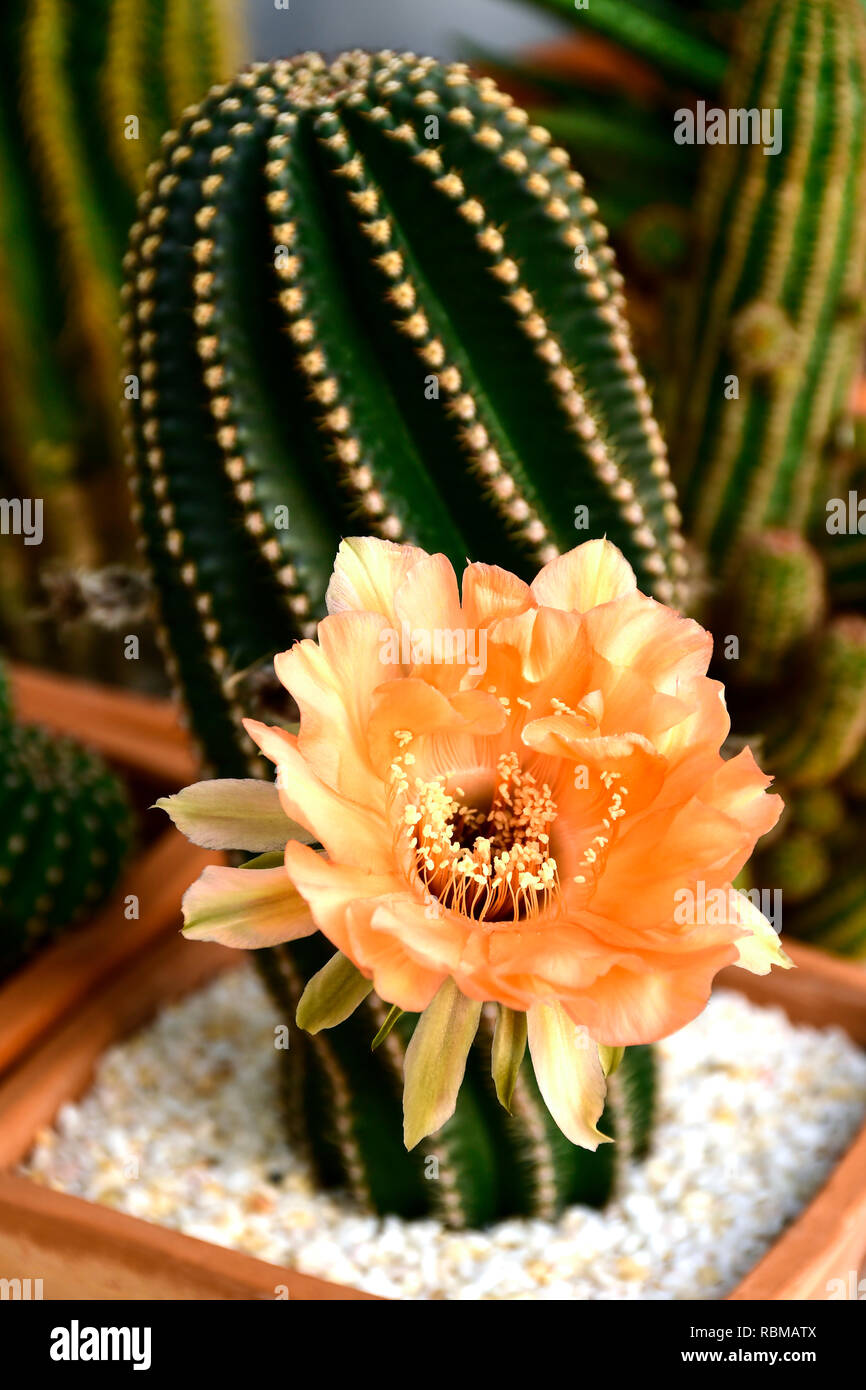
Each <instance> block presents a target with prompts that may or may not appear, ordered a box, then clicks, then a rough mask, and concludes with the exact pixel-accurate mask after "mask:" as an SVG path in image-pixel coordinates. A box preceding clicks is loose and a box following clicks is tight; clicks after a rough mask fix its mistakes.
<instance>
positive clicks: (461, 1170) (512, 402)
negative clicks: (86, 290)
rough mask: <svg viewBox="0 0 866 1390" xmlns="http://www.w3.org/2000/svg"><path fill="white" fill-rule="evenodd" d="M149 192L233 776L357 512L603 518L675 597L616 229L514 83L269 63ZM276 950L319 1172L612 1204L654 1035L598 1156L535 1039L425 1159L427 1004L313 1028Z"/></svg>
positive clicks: (458, 544)
mask: <svg viewBox="0 0 866 1390" xmlns="http://www.w3.org/2000/svg"><path fill="white" fill-rule="evenodd" d="M139 208H140V211H139V219H138V221H137V222H136V224H135V226H134V227H133V230H132V234H131V247H130V251H129V253H128V256H127V261H126V271H127V283H126V289H125V294H126V307H125V319H124V334H125V341H126V352H127V365H126V367H125V371H126V373H127V374H128V376H127V380H128V379H129V378H130V377H131V378H133V380H134V381H136V382H137V383H138V384H139V386H140V389H139V390H137V391H132V392H128V393H127V395H128V396H130V397H132V399H127V401H126V409H127V432H128V441H129V450H130V458H131V464H132V469H131V471H132V477H133V485H134V489H135V493H136V508H137V514H138V519H139V524H140V529H141V533H142V537H143V543H144V546H145V549H146V552H147V555H148V558H149V561H150V564H151V567H152V570H153V573H154V577H155V581H156V586H157V589H158V591H159V593H160V596H161V604H162V612H163V621H164V626H165V628H166V645H167V649H168V655H169V660H170V662H171V664H172V668H173V674H174V676H175V678H176V682H177V684H178V686H179V688H180V689H181V691H182V693H183V695H184V699H185V702H186V704H187V707H188V709H189V712H190V716H191V722H192V726H193V730H194V732H195V734H196V736H197V737H198V739H199V741H200V744H201V747H202V752H203V755H204V758H205V760H206V762H207V763H208V765H209V766H210V767H211V768H212V769H213V770H214V771H216V772H217V773H219V774H221V775H223V776H228V777H242V776H244V775H246V774H247V773H248V772H249V771H250V769H252V770H253V771H257V772H258V773H259V774H260V775H261V774H262V773H263V772H264V770H265V769H264V767H263V765H262V763H261V761H260V760H259V759H258V757H257V756H256V755H255V752H254V750H253V747H252V744H251V743H250V742H249V740H248V739H247V738H246V736H245V735H244V734H243V732H242V729H241V727H240V717H241V715H242V714H249V713H250V709H249V704H248V703H247V704H246V706H244V704H243V702H242V699H241V698H239V682H240V678H241V676H242V674H243V673H245V672H246V671H247V670H248V669H249V668H250V667H254V666H256V665H258V664H259V663H261V662H263V661H265V660H267V659H268V658H269V657H270V656H271V655H272V654H273V653H274V652H277V651H281V650H284V649H285V648H286V647H288V646H290V645H291V643H292V641H293V640H294V639H296V638H297V637H299V636H304V635H306V634H308V633H312V632H313V631H314V630H315V623H316V621H317V619H319V618H320V617H321V616H322V615H323V613H324V594H325V588H326V585H327V582H328V579H329V576H330V572H331V565H332V562H333V557H334V554H335V552H336V550H337V546H338V544H339V541H340V539H341V537H342V536H344V535H353V534H354V535H357V534H359V533H364V532H366V533H368V534H373V535H378V536H381V537H383V538H386V539H391V540H396V541H403V540H405V541H413V542H416V543H417V544H419V545H421V546H423V547H424V548H425V549H427V550H428V551H431V552H437V551H438V552H443V553H444V554H445V555H447V556H448V558H449V559H450V560H451V561H452V562H453V563H454V564H455V565H457V566H459V567H461V568H462V566H463V564H464V563H465V560H466V559H467V558H469V559H483V560H485V561H493V562H496V563H499V564H501V565H503V566H507V567H508V568H509V569H512V570H514V571H516V572H517V573H518V574H521V575H522V576H523V577H526V578H530V577H532V575H534V574H535V573H536V572H537V570H538V569H539V567H540V566H541V565H543V564H544V563H545V562H547V561H549V560H551V559H552V558H555V556H556V555H557V554H559V553H561V552H564V551H567V550H569V549H571V548H572V547H573V546H575V545H576V544H579V543H580V542H581V541H584V540H587V539H589V538H591V537H593V536H605V535H606V536H607V537H608V539H609V540H611V541H613V542H614V543H615V544H616V545H617V546H618V547H619V548H620V549H621V550H622V551H623V552H624V554H625V555H626V556H627V558H628V559H629V561H630V562H631V564H632V566H633V568H634V570H635V573H636V576H637V580H638V584H639V586H640V587H641V589H642V590H643V591H644V592H647V593H652V594H654V595H655V596H656V597H657V598H659V599H660V600H662V601H664V602H667V603H677V602H678V601H679V597H680V594H681V592H682V587H681V586H682V584H683V581H684V577H685V568H686V567H685V561H684V556H683V553H682V550H683V542H682V538H681V535H680V531H679V523H680V517H679V512H678V510H677V506H676V500H675V490H674V487H673V484H672V483H671V480H670V477H669V470H668V463H667V457H666V452H665V446H664V443H663V440H662V437H661V433H660V431H659V428H658V425H657V424H656V422H655V420H654V418H653V414H652V406H651V402H650V399H649V396H648V394H647V390H646V386H645V383H644V380H643V378H642V377H641V375H640V372H639V369H638V365H637V362H636V360H635V357H634V355H633V351H632V346H631V340H630V335H629V329H628V326H627V323H626V320H625V317H624V301H623V296H622V278H621V276H620V275H619V273H618V271H617V270H616V268H615V266H614V264H613V260H614V258H613V253H612V251H611V249H610V247H609V246H608V243H607V236H606V232H605V229H604V227H603V226H602V225H601V224H600V222H599V221H598V217H597V208H596V205H595V203H594V202H593V201H592V199H591V198H590V197H588V195H587V194H586V192H585V191H584V184H583V180H582V178H581V177H580V175H579V174H578V173H576V172H575V171H574V170H573V169H572V168H571V166H570V163H569V159H568V156H567V154H566V153H565V151H563V150H561V149H559V148H557V147H556V146H555V145H554V144H553V142H552V140H551V138H550V136H549V134H548V132H547V131H546V130H544V129H543V128H541V127H538V126H533V125H532V124H531V123H530V120H529V118H528V117H527V115H526V113H525V112H524V111H522V110H520V109H518V108H517V107H515V106H514V104H513V103H512V101H511V99H510V98H509V97H508V96H506V95H505V94H503V93H502V92H500V91H499V90H498V88H497V87H496V85H495V84H494V83H493V82H492V81H490V80H479V81H476V80H473V79H472V78H471V77H470V75H469V72H468V70H467V69H466V67H465V66H463V65H452V66H447V67H446V66H442V65H440V64H439V63H437V62H435V61H434V60H432V59H426V58H424V59H419V58H417V57H415V56H414V55H412V54H396V53H391V52H385V53H378V54H368V53H360V52H356V53H349V54H345V55H343V56H341V57H340V58H338V59H337V60H336V61H335V62H333V63H332V64H330V65H328V64H327V63H326V62H325V61H324V60H323V59H322V58H321V57H320V56H318V55H317V54H303V55H301V56H300V57H298V58H295V59H292V60H287V61H279V62H274V63H269V64H258V65H255V66H254V67H253V68H251V69H250V70H248V71H246V72H244V73H242V74H241V75H240V76H239V77H238V78H237V79H236V80H235V81H234V82H232V83H230V84H227V85H225V86H221V87H218V88H215V89H214V90H212V91H211V92H210V94H209V95H208V96H207V97H206V99H205V100H204V101H203V102H202V103H201V105H200V106H199V107H197V108H195V109H194V110H189V111H187V113H186V114H185V117H184V120H183V122H182V125H181V127H180V129H179V130H178V131H177V132H175V133H171V134H169V135H167V136H166V137H165V138H164V141H163V156H162V159H161V160H160V161H159V162H158V163H157V164H155V165H153V166H151V168H150V170H149V171H148V180H147V188H146V190H145V192H144V193H143V195H142V197H141V199H140V204H139ZM256 955H257V958H258V961H259V964H260V965H261V966H262V968H263V970H264V971H265V974H266V976H267V978H268V979H269V982H270V984H271V987H272V990H273V992H274V994H275V996H276V998H277V999H278V1001H279V1002H280V1004H281V1005H282V1007H283V1009H284V1012H285V1015H286V1017H287V1019H288V1020H289V1022H290V1026H291V1035H292V1045H291V1052H290V1054H289V1060H288V1061H287V1063H286V1089H287V1099H288V1101H289V1115H290V1119H291V1120H292V1122H293V1132H294V1134H295V1135H296V1137H297V1139H298V1141H299V1142H304V1143H306V1145H307V1146H308V1147H309V1148H310V1149H311V1151H312V1155H313V1158H314V1160H315V1163H316V1167H317V1171H318V1173H319V1176H320V1178H321V1179H322V1180H323V1181H326V1182H329V1183H340V1184H344V1185H348V1186H349V1187H350V1188H351V1189H352V1190H353V1191H354V1192H355V1193H356V1194H357V1195H358V1196H359V1197H361V1198H363V1199H364V1200H366V1201H367V1202H368V1204H370V1205H372V1206H373V1207H374V1208H375V1209H377V1210H386V1211H387V1210H391V1211H398V1212H400V1213H402V1214H404V1215H421V1214H424V1213H427V1212H436V1213H438V1214H440V1215H441V1216H443V1217H444V1218H445V1219H446V1220H448V1221H450V1222H452V1223H454V1224H459V1223H461V1222H470V1223H479V1222H483V1221H488V1220H492V1219H494V1218H496V1217H497V1216H504V1215H508V1214H511V1213H514V1212H521V1211H522V1212H527V1213H536V1214H545V1215H548V1216H550V1215H553V1214H555V1212H556V1211H557V1210H558V1209H560V1208H561V1207H562V1205H564V1204H565V1203H566V1202H569V1201H576V1200H591V1201H595V1202H601V1201H603V1200H604V1199H605V1198H606V1196H607V1195H608V1194H609V1192H610V1190H611V1186H612V1182H613V1177H614V1167H615V1160H614V1159H613V1157H612V1155H611V1150H613V1149H614V1148H615V1149H616V1150H617V1156H618V1157H621V1155H622V1154H623V1153H624V1152H627V1151H629V1150H631V1151H634V1150H637V1151H640V1150H642V1149H643V1147H644V1145H645V1143H646V1139H647V1134H648V1127H649V1122H650V1117H651V1111H652V1091H653V1083H652V1057H651V1053H650V1052H648V1051H647V1050H646V1049H641V1048H638V1049H631V1050H629V1051H628V1052H627V1053H626V1060H625V1062H624V1064H623V1068H622V1085H621V1087H620V1096H621V1100H620V1105H619V1107H618V1112H619V1113H618V1114H616V1115H613V1114H612V1115H610V1116H609V1117H606V1122H607V1123H609V1124H610V1125H611V1126H612V1127H613V1128H614V1130H615V1132H616V1134H617V1135H618V1136H619V1137H621V1139H622V1141H623V1142H622V1144H621V1145H616V1146H614V1145H611V1146H608V1152H606V1153H601V1152H600V1153H598V1154H589V1153H586V1152H584V1151H581V1150H578V1149H576V1148H575V1147H574V1146H573V1145H571V1144H570V1143H568V1141H566V1140H564V1139H563V1138H562V1136H561V1135H559V1134H558V1132H556V1131H555V1126H554V1127H551V1126H550V1125H549V1124H548V1123H547V1121H546V1119H545V1117H544V1113H543V1107H542V1106H541V1105H540V1104H539V1102H538V1093H537V1090H536V1088H535V1084H534V1081H533V1079H532V1076H531V1069H529V1068H528V1064H527V1070H528V1072H529V1075H528V1076H527V1078H526V1082H525V1085H524V1086H523V1088H522V1089H521V1091H520V1095H521V1097H522V1100H521V1105H520V1108H519V1113H517V1112H515V1114H514V1115H513V1116H510V1117H509V1116H503V1113H502V1112H501V1110H499V1108H498V1107H497V1106H496V1103H495V1098H492V1097H491V1095H490V1093H489V1089H488V1085H489V1076H486V1075H485V1072H486V1068H485V1067H483V1066H480V1065H476V1063H475V1062H474V1061H472V1060H471V1059H470V1064H469V1067H468V1069H467V1077H468V1081H467V1084H466V1085H465V1086H464V1088H463V1092H462V1093H461V1097H460V1101H459V1103H458V1107H457V1111H456V1113H455V1115H454V1117H453V1119H452V1120H450V1121H449V1122H448V1124H447V1125H446V1126H445V1127H444V1128H443V1130H442V1131H441V1135H440V1136H437V1146H436V1155H438V1157H437V1163H436V1165H434V1166H435V1167H436V1168H437V1173H436V1174H432V1173H431V1171H428V1168H427V1167H425V1156H424V1154H422V1153H421V1152H420V1151H418V1152H413V1153H411V1154H407V1153H405V1151H404V1150H403V1149H402V1145H401V1141H400V1136H399V1123H397V1119H398V1116H399V1094H400V1086H401V1067H402V1053H403V1050H404V1049H405V1045H406V1037H405V1028H398V1029H394V1030H393V1032H391V1033H390V1034H389V1037H388V1042H387V1045H385V1046H382V1047H381V1048H379V1049H378V1050H377V1051H376V1052H375V1053H371V1052H370V1050H369V1041H370V1038H371V1037H372V1036H373V1035H374V1034H375V1032H376V1031H377V1029H378V1028H379V1027H380V1026H381V1024H382V1022H383V1019H382V1017H380V1016H379V1013H377V1010H379V1012H381V1010H380V1006H379V1004H378V1003H377V1002H376V1001H375V999H374V998H372V997H371V999H370V1000H368V1001H365V1003H364V1004H362V1005H361V1007H360V1008H359V1009H358V1011H357V1013H356V1014H355V1016H354V1017H353V1018H352V1020H351V1021H350V1022H349V1023H347V1024H344V1025H342V1026H340V1027H339V1028H336V1029H334V1030H332V1031H331V1033H330V1034H329V1036H328V1038H327V1039H324V1040H323V1039H321V1038H318V1037H317V1038H314V1039H311V1038H309V1037H306V1036H304V1035H302V1034H300V1033H299V1031H298V1030H297V1029H296V1028H295V1026H294V1009H295V1006H296V1004H297V1000H298V997H299V994H300V992H301V990H302V988H303V985H304V982H305V980H306V979H308V978H309V976H310V974H311V973H313V972H314V971H315V970H316V969H319V968H320V967H321V965H322V963H323V962H322V960H321V959H320V958H318V955H317V952H316V950H315V948H313V947H310V945H309V944H308V943H306V942H299V943H296V944H293V945H290V946H289V945H287V946H282V947H279V948H276V949H268V950H263V951H259V952H257V953H256ZM314 956H316V957H317V958H315V959H313V958H312V957H314ZM410 1022H411V1020H409V1019H408V1018H407V1019H406V1025H407V1026H408V1025H409V1023H410ZM439 1139H441V1143H439V1142H438V1141H439ZM434 1156H435V1155H434ZM428 1157H429V1155H428ZM440 1159H441V1164H440V1161H439V1160H440ZM433 1177H438V1178H439V1180H437V1181H434V1180H433Z"/></svg>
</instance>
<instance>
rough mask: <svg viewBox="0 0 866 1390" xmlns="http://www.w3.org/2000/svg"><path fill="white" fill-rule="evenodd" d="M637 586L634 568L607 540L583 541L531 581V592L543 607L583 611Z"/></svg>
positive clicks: (626, 592)
mask: <svg viewBox="0 0 866 1390" xmlns="http://www.w3.org/2000/svg"><path fill="white" fill-rule="evenodd" d="M636 588H637V580H636V579H635V576H634V570H633V569H632V567H631V565H630V564H629V562H628V560H627V559H626V558H625V556H624V555H623V553H622V551H620V550H617V548H616V546H615V545H612V544H611V542H610V541H606V540H595V541H585V542H584V544H583V545H578V546H575V548H574V550H569V551H568V553H567V554H566V555H558V556H557V558H556V559H555V560H551V561H550V564H548V565H545V566H544V569H542V570H541V571H539V573H538V574H537V575H536V577H535V579H534V580H533V581H532V596H533V598H534V599H535V601H536V603H537V604H539V605H543V606H544V607H546V608H561V609H562V610H563V611H564V612H566V613H586V612H588V611H589V609H590V608H596V607H598V605H599V604H600V603H609V602H610V601H611V599H615V598H621V597H622V596H623V594H629V593H631V592H632V590H634V589H636Z"/></svg>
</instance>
